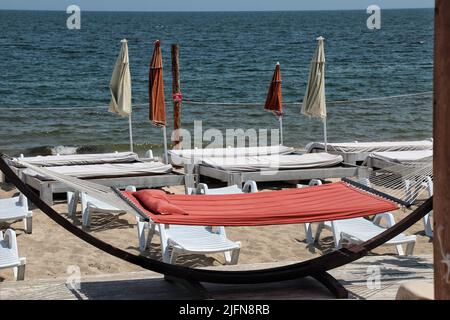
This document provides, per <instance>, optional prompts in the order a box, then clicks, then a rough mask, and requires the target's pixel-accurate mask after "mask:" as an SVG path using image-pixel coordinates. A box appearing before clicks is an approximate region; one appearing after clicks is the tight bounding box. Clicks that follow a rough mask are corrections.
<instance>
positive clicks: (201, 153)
mask: <svg viewBox="0 0 450 320" xmlns="http://www.w3.org/2000/svg"><path fill="white" fill-rule="evenodd" d="M293 151H294V148H291V147H286V146H266V147H248V148H206V149H185V150H170V151H169V154H170V158H171V161H172V164H177V165H181V164H183V163H194V162H198V161H200V160H201V159H203V158H205V157H207V158H210V157H218V158H228V157H239V156H257V155H272V154H287V153H291V152H293Z"/></svg>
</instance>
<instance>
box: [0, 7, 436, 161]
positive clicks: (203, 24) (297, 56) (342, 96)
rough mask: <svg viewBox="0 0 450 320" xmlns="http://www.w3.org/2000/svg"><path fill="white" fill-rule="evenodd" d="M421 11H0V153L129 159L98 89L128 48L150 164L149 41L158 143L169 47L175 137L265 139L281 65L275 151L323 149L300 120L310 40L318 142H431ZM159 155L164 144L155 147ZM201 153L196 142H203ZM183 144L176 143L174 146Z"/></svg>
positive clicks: (105, 95)
mask: <svg viewBox="0 0 450 320" xmlns="http://www.w3.org/2000/svg"><path fill="white" fill-rule="evenodd" d="M433 15H434V13H433V10H432V9H405V10H382V11H381V15H380V17H381V20H380V29H369V28H368V26H367V19H368V18H369V14H367V12H366V10H354V11H286V12H84V11H81V20H80V29H68V28H67V23H66V22H67V19H68V18H69V14H67V13H66V12H65V11H0V30H1V32H0V57H1V64H0V65H1V67H0V152H3V153H6V154H10V155H18V154H21V153H22V154H25V155H36V154H54V153H60V154H67V153H91V152H108V151H126V150H128V149H129V134H128V119H126V118H121V117H119V116H117V115H115V114H112V113H109V112H108V111H107V109H108V107H107V106H108V104H109V100H110V92H109V88H108V85H109V81H110V78H111V74H112V70H113V68H114V64H115V61H116V59H117V56H118V54H119V51H120V46H121V43H120V40H121V39H123V38H126V39H128V45H129V59H130V69H131V77H132V78H131V79H132V93H133V103H134V104H135V106H134V108H133V113H132V127H133V138H134V148H135V150H136V151H137V152H138V153H140V154H143V153H144V152H145V151H146V150H148V149H153V150H154V152H155V153H156V154H157V153H161V150H162V146H163V135H162V130H161V128H158V127H155V126H153V125H152V124H151V123H150V122H149V120H148V118H149V115H148V113H149V112H148V72H149V62H150V58H151V55H152V50H153V43H154V41H155V40H157V39H159V40H160V41H161V45H162V52H163V61H164V81H165V92H166V95H165V96H166V111H167V117H168V123H167V131H168V140H170V134H171V132H172V129H173V120H172V119H173V118H172V115H173V104H172V94H171V89H172V74H171V52H170V48H171V45H172V44H175V43H176V44H179V46H180V74H181V89H182V92H183V99H184V101H183V105H182V119H181V123H182V128H184V129H186V130H189V131H191V132H193V130H194V121H202V128H203V130H207V129H217V130H219V131H221V132H223V133H224V134H225V131H226V130H227V129H243V130H248V129H255V130H258V129H269V130H270V129H277V128H278V120H277V118H276V117H274V116H273V115H272V114H271V113H269V112H266V111H264V109H263V106H264V102H265V99H266V95H267V90H268V87H269V84H270V81H271V78H272V74H273V70H274V68H275V65H276V63H277V62H279V63H280V65H281V73H282V81H283V82H282V85H283V87H282V90H283V103H284V117H283V133H284V141H283V142H284V144H285V145H288V146H293V147H297V148H301V147H304V146H305V145H306V144H307V143H308V142H311V141H322V140H323V128H322V122H321V121H320V120H316V119H310V118H308V117H306V116H304V115H301V113H300V104H301V101H302V99H303V96H304V94H305V89H306V84H307V80H308V73H309V68H310V62H311V59H312V57H313V54H314V51H315V47H316V38H317V37H318V36H323V37H324V38H325V55H326V75H325V76H326V97H327V101H328V105H327V112H328V117H327V136H328V141H329V142H348V141H387V140H419V139H427V138H430V137H431V135H432V74H433V32H434V29H433V27H434V25H433ZM168 143H169V147H170V146H171V142H170V141H169V142H168ZM205 143H207V141H206V142H205ZM184 147H185V148H186V147H188V146H187V145H185V146H184Z"/></svg>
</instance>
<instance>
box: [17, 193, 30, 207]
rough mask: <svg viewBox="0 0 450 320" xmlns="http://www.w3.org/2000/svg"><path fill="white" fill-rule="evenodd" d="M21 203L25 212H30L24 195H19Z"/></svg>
mask: <svg viewBox="0 0 450 320" xmlns="http://www.w3.org/2000/svg"><path fill="white" fill-rule="evenodd" d="M19 203H20V205H21V206H22V208H23V209H24V210H25V211H28V199H27V197H25V195H24V194H22V193H21V194H20V195H19Z"/></svg>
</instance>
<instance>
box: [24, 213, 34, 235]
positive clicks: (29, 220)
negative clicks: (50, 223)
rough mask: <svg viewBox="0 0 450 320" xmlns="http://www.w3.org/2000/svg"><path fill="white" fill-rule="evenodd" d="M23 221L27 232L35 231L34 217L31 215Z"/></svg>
mask: <svg viewBox="0 0 450 320" xmlns="http://www.w3.org/2000/svg"><path fill="white" fill-rule="evenodd" d="M23 223H24V224H25V232H26V233H28V234H31V233H32V232H33V217H32V216H31V215H30V216H29V217H26V218H25V219H23Z"/></svg>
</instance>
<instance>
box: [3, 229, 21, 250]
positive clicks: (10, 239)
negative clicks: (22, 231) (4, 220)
mask: <svg viewBox="0 0 450 320" xmlns="http://www.w3.org/2000/svg"><path fill="white" fill-rule="evenodd" d="M4 239H5V241H6V242H7V243H8V248H10V249H11V250H13V251H14V252H15V253H16V255H17V256H19V253H18V249H17V236H16V232H15V231H14V230H12V229H8V230H6V231H5V236H4Z"/></svg>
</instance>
